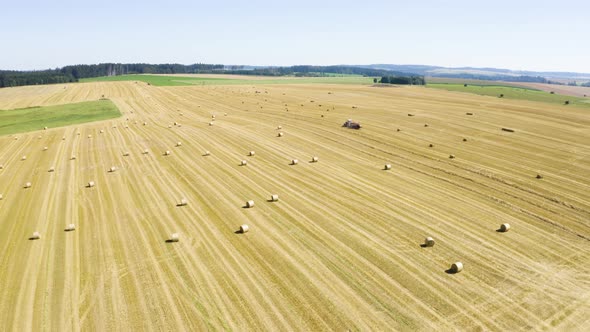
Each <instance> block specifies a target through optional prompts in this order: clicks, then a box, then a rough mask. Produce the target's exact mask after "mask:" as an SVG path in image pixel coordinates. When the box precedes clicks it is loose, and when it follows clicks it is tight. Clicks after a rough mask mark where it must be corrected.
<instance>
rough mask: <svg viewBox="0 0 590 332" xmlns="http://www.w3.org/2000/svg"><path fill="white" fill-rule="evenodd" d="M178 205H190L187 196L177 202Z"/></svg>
mask: <svg viewBox="0 0 590 332" xmlns="http://www.w3.org/2000/svg"><path fill="white" fill-rule="evenodd" d="M177 205H178V206H186V205H188V200H187V199H186V198H183V199H181V200H180V203H178V204H177Z"/></svg>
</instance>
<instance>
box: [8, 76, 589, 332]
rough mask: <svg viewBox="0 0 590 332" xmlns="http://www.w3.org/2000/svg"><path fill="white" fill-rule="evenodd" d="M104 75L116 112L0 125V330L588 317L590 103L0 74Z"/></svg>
mask: <svg viewBox="0 0 590 332" xmlns="http://www.w3.org/2000/svg"><path fill="white" fill-rule="evenodd" d="M257 92H258V93H257ZM103 94H104V95H105V97H106V98H109V99H110V100H112V101H113V102H114V103H115V104H116V105H117V106H118V107H119V109H120V110H121V112H122V113H123V114H124V115H123V117H122V118H119V119H114V120H108V121H103V122H95V123H88V124H83V125H75V126H70V127H65V128H49V129H48V130H47V131H44V130H40V131H37V132H30V133H23V134H18V135H12V136H3V137H0V164H2V165H3V169H0V194H2V195H3V198H2V200H0V253H1V256H0V330H7V331H28V330H34V331H39V330H53V331H69V330H87V331H108V330H136V331H137V330H169V331H181V330H192V331H198V330H207V329H210V330H236V331H246V330H271V331H292V330H305V331H322V330H336V331H344V330H363V331H367V330H377V331H383V330H424V331H426V330H428V331H433V330H435V331H438V330H455V329H460V330H463V329H467V330H490V331H513V330H552V329H557V330H579V331H588V330H590V113H589V112H588V111H587V110H586V109H578V108H575V107H571V106H568V107H566V106H561V105H553V104H551V105H547V104H540V103H533V102H522V101H515V100H504V99H499V98H494V97H482V96H477V95H468V94H462V93H453V92H446V91H440V90H434V89H425V88H422V87H399V88H378V87H370V86H354V85H318V84H314V85H268V86H262V85H259V86H251V85H242V86H239V85H233V86H187V87H155V86H148V85H146V84H144V83H134V82H105V83H85V84H74V85H68V86H67V89H64V86H63V85H52V86H35V87H22V88H10V89H0V109H11V108H18V107H27V106H33V105H35V106H36V105H54V104H64V103H70V102H79V101H86V100H96V99H99V98H100V97H101V96H102V95H103ZM353 106H355V108H353ZM467 112H470V113H473V115H466V113H467ZM409 113H410V114H413V115H414V116H408V114H409ZM225 114H227V115H225ZM212 115H215V120H214V121H212ZM322 115H323V117H322ZM348 118H351V119H353V120H355V121H360V122H361V124H362V126H363V128H362V129H360V130H358V131H356V130H351V129H346V128H342V127H341V125H342V123H344V121H346V119H348ZM127 119H128V120H127ZM144 122H145V123H146V125H144V124H143V123H144ZM174 122H178V124H180V125H181V126H178V125H176V126H175V125H173V123H174ZM210 122H213V125H209V123H210ZM425 124H428V126H425ZM169 125H171V126H172V127H171V128H169ZM279 125H280V126H282V129H281V130H277V126H279ZM115 126H116V128H115ZM126 126H128V128H126ZM503 127H507V128H511V129H514V132H512V133H511V132H505V131H502V130H501V128H503ZM40 129H41V128H40ZM397 129H400V131H398V130H397ZM100 130H104V133H100ZM279 132H283V133H284V135H283V136H282V137H278V133H279ZM78 133H80V135H77V134H78ZM88 135H92V138H88ZM15 136H16V139H15ZM63 136H65V140H62V137H63ZM464 138H466V139H467V141H464V140H463V139H464ZM177 142H181V143H182V145H181V146H180V147H176V146H175V145H176V143H177ZM429 144H433V147H429ZM45 146H47V147H48V149H47V150H46V151H43V147H45ZM144 149H148V150H149V154H143V153H142V152H143V151H144ZM166 150H169V151H171V154H170V155H168V156H164V155H163V153H164V152H165V151H166ZM251 150H253V151H255V155H254V156H247V154H248V152H249V151H251ZM205 151H210V155H209V156H203V154H204V152H205ZM124 152H129V156H124V155H123V154H124ZM451 154H453V155H454V156H455V158H454V159H450V158H449V155H451ZM23 155H26V156H27V159H26V160H21V157H22V156H23ZM72 156H76V159H75V160H71V157H72ZM312 156H317V157H318V158H319V161H318V162H317V163H311V162H309V161H310V160H311V157H312ZM292 159H298V160H299V163H298V164H297V165H290V163H291V160H292ZM241 160H247V162H248V163H247V165H246V166H240V161H241ZM386 163H389V164H391V165H392V168H391V170H383V168H384V165H385V164H386ZM111 166H115V167H117V170H116V171H115V172H109V171H108V170H109V169H110V167H111ZM50 167H54V168H55V171H54V172H48V169H49V168H50ZM537 174H539V175H541V176H542V177H543V178H542V179H536V178H535V177H536V175H537ZM89 181H94V182H95V186H94V187H91V188H87V187H86V185H87V184H88V182H89ZM26 182H31V187H30V188H26V189H25V188H23V186H24V185H25V183H26ZM271 194H277V195H279V197H280V199H279V201H277V202H269V201H268V200H270V195H271ZM182 198H186V199H187V201H188V205H186V206H176V204H178V203H179V202H180V200H181V199H182ZM248 200H254V201H255V206H254V207H253V208H250V209H248V208H244V205H245V204H246V201H248ZM70 223H73V224H75V225H76V230H75V231H71V232H65V231H64V228H65V227H66V226H67V225H68V224H70ZM502 223H509V224H510V225H511V227H512V228H511V230H510V231H509V232H506V233H500V232H497V231H496V230H497V229H498V228H499V227H500V225H501V224H502ZM242 224H247V225H248V226H249V229H250V231H249V232H248V233H245V234H237V233H236V231H238V229H239V228H240V225H242ZM35 231H38V232H39V233H40V239H38V240H29V239H28V238H29V237H31V236H32V234H33V232H35ZM171 233H179V236H180V241H179V242H175V243H167V242H166V240H167V239H169V237H170V234H171ZM427 236H431V237H433V238H434V240H435V241H436V245H435V246H434V247H431V248H422V247H421V246H420V244H422V243H423V242H424V238H425V237H427ZM457 261H460V262H462V263H463V265H464V270H463V271H462V272H460V273H457V274H450V273H447V272H446V270H447V269H449V267H450V266H451V264H452V263H454V262H457Z"/></svg>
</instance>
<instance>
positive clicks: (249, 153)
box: [248, 151, 256, 157]
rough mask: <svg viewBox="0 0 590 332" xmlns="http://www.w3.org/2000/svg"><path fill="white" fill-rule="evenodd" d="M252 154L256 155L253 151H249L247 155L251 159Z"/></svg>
mask: <svg viewBox="0 0 590 332" xmlns="http://www.w3.org/2000/svg"><path fill="white" fill-rule="evenodd" d="M254 154H256V152H254V151H250V152H248V155H249V156H250V157H252V156H253V155H254Z"/></svg>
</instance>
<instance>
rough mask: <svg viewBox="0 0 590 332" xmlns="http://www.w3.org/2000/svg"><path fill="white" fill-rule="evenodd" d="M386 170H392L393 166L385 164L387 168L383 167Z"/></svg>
mask: <svg viewBox="0 0 590 332" xmlns="http://www.w3.org/2000/svg"><path fill="white" fill-rule="evenodd" d="M383 169H384V170H386V171H387V170H390V169H391V164H385V166H384V167H383Z"/></svg>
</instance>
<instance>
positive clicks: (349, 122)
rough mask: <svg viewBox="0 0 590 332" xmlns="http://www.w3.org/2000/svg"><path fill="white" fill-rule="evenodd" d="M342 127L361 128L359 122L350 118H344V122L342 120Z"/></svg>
mask: <svg viewBox="0 0 590 332" xmlns="http://www.w3.org/2000/svg"><path fill="white" fill-rule="evenodd" d="M342 127H346V128H349V129H361V124H360V123H359V122H354V121H352V119H348V120H346V122H344V124H343V125H342Z"/></svg>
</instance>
